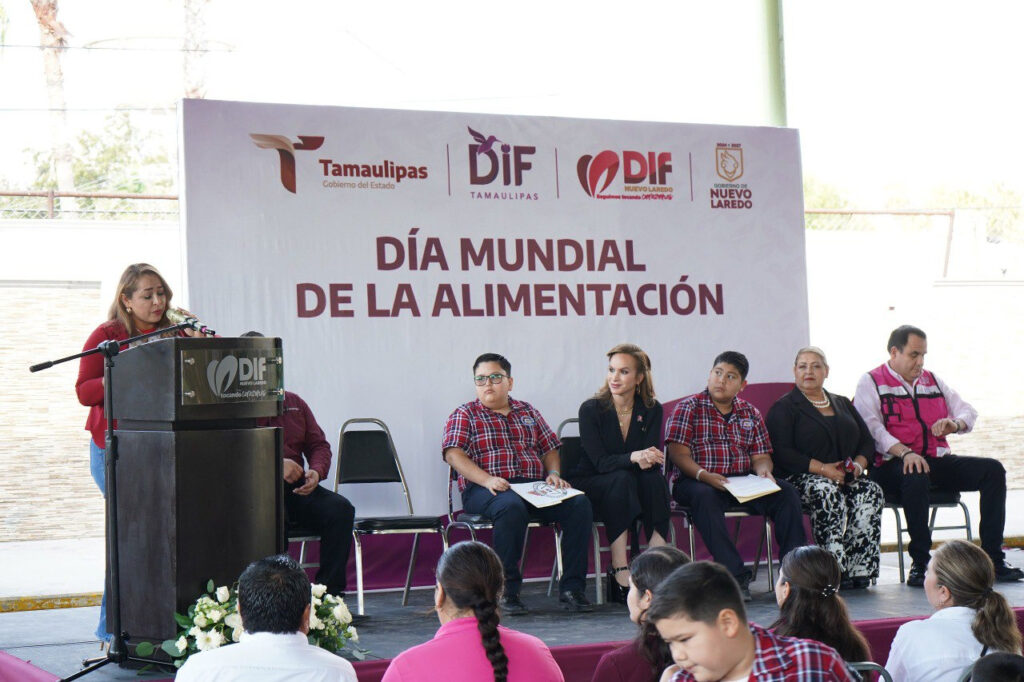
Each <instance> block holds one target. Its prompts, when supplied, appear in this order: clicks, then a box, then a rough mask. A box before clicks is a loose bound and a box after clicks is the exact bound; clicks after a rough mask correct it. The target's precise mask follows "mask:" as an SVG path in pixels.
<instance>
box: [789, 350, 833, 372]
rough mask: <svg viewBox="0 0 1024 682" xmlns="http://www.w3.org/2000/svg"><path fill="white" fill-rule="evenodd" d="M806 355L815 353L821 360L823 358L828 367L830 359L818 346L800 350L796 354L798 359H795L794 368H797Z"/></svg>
mask: <svg viewBox="0 0 1024 682" xmlns="http://www.w3.org/2000/svg"><path fill="white" fill-rule="evenodd" d="M804 353H814V354H815V355H817V356H818V357H819V358H821V361H822V362H823V363H824V364H825V366H826V367H828V359H827V358H826V357H825V351H823V350H822V349H820V348H818V347H817V346H804V347H803V348H801V349H800V350H798V351H797V352H796V357H795V358H793V366H794V367H795V366H796V363H797V360H799V359H800V356H801V355H803V354H804Z"/></svg>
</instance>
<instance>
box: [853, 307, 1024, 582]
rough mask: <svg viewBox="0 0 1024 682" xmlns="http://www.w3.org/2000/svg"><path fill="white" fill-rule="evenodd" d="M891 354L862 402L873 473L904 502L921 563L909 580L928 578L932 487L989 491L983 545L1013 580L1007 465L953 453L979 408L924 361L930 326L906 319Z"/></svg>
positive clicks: (1017, 575)
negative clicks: (1007, 553) (954, 438)
mask: <svg viewBox="0 0 1024 682" xmlns="http://www.w3.org/2000/svg"><path fill="white" fill-rule="evenodd" d="M888 348H889V361H888V362H887V363H885V364H882V365H880V366H878V367H876V368H875V369H873V370H871V371H870V372H868V373H867V374H865V375H864V376H862V377H861V378H860V381H859V382H858V383H857V393H856V396H855V398H854V405H856V407H857V411H858V412H860V414H861V416H862V417H863V418H864V422H865V423H866V424H867V426H868V430H869V431H871V435H872V436H873V437H874V439H875V450H876V453H875V462H874V464H875V466H874V467H872V470H871V478H872V479H873V480H875V481H877V482H878V484H879V485H881V486H882V489H883V490H884V491H885V492H886V495H895V496H897V497H899V498H900V500H901V501H902V504H903V513H904V514H905V515H906V517H907V530H909V531H910V546H909V550H910V558H911V560H912V561H913V565H912V566H911V568H910V574H909V575H908V576H907V584H908V585H911V586H913V587H923V586H924V573H925V568H926V567H927V566H928V559H929V556H930V555H929V550H930V549H931V546H932V534H931V530H930V529H929V527H928V489H929V488H930V487H931V486H933V485H934V486H935V487H937V488H941V489H943V490H957V491H961V490H978V491H980V492H981V524H980V530H981V547H982V549H984V550H985V552H986V553H987V554H988V555H989V557H990V558H991V559H992V563H993V565H994V566H995V571H996V580H998V581H1000V582H1011V581H1014V580H1020V579H1022V578H1024V572H1022V571H1021V570H1020V569H1019V568H1015V567H1013V566H1010V565H1009V564H1007V563H1006V561H1005V559H1004V555H1003V525H1004V522H1005V520H1006V470H1005V469H1003V465H1002V464H1001V463H1000V462H999V461H998V460H995V459H991V458H988V457H962V456H959V455H953V454H950V449H949V443H948V442H946V436H948V435H950V434H956V433H967V432H969V431H970V430H971V429H973V428H974V422H975V420H976V419H977V418H978V413H977V411H976V410H975V409H974V408H973V407H971V405H970V404H969V403H967V401H965V400H964V399H963V398H961V397H960V395H959V394H958V393H957V392H956V391H954V390H953V389H952V388H950V387H949V385H947V384H946V383H945V382H944V381H942V379H939V378H938V377H937V376H935V375H934V374H932V373H931V372H929V371H927V370H925V368H924V356H925V354H926V353H927V352H928V341H927V337H926V336H925V333H924V332H923V331H921V330H920V329H918V328H917V327H912V326H911V325H908V324H905V325H903V326H901V327H897V328H896V329H894V330H893V332H892V334H890V335H889V346H888Z"/></svg>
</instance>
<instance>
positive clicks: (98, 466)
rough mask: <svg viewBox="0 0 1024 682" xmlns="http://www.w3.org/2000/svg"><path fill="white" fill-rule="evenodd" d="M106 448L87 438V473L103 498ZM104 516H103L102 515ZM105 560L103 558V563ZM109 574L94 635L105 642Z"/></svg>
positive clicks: (107, 635) (104, 528)
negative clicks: (90, 475)
mask: <svg viewBox="0 0 1024 682" xmlns="http://www.w3.org/2000/svg"><path fill="white" fill-rule="evenodd" d="M106 452H107V451H106V450H104V449H103V448H101V447H100V446H99V445H96V441H94V440H92V439H91V438H90V439H89V473H91V474H92V480H94V481H96V486H97V487H98V488H99V489H100V492H101V493H103V497H104V499H106V497H107V486H106V480H107V479H106V469H105V466H104V463H105V462H104V461H105V459H106ZM104 518H105V516H104ZM106 529H107V526H106V523H104V525H103V533H104V536H105V535H106ZM103 552H104V557H106V544H104V546H103ZM105 564H106V561H105V560H104V565H105ZM108 577H109V576H107V575H104V581H103V599H102V600H100V622H99V625H97V626H96V637H97V638H98V639H101V640H103V641H105V642H109V641H110V633H109V632H107V582H106V578H108Z"/></svg>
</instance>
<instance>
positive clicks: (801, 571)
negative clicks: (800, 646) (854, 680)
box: [772, 546, 871, 663]
mask: <svg viewBox="0 0 1024 682" xmlns="http://www.w3.org/2000/svg"><path fill="white" fill-rule="evenodd" d="M840 575H841V573H840V571H839V563H838V562H837V561H836V559H835V557H834V556H832V555H831V554H829V553H828V552H827V551H826V550H825V549H823V548H821V547H814V546H806V547H797V548H796V549H794V550H793V551H792V552H790V553H789V554H787V555H786V558H785V559H783V560H782V566H781V567H780V568H779V578H778V580H777V581H776V582H775V600H776V601H777V602H778V603H779V618H778V620H776V621H775V623H773V624H772V630H773V631H774V632H775V634H777V635H783V636H785V637H799V638H800V639H813V640H815V641H818V642H821V643H823V644H828V645H829V646H830V647H832V648H833V649H835V650H836V652H837V653H838V654H839V655H840V656H842V657H843V659H844V660H846V661H848V662H850V663H854V662H858V661H870V660H871V649H870V648H869V647H868V642H867V640H866V639H865V638H864V635H862V634H861V633H860V632H859V631H858V630H857V628H855V627H854V626H853V624H852V623H851V622H850V613H849V611H847V610H846V602H844V601H843V598H842V597H840V596H839V581H840Z"/></svg>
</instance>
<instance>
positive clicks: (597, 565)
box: [590, 525, 604, 606]
mask: <svg viewBox="0 0 1024 682" xmlns="http://www.w3.org/2000/svg"><path fill="white" fill-rule="evenodd" d="M590 530H591V536H592V537H593V539H594V587H595V588H596V589H597V604H598V606H600V605H601V604H603V603H604V590H603V589H601V578H602V577H603V576H602V571H601V533H600V532H599V531H598V530H597V526H595V525H591V526H590Z"/></svg>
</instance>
